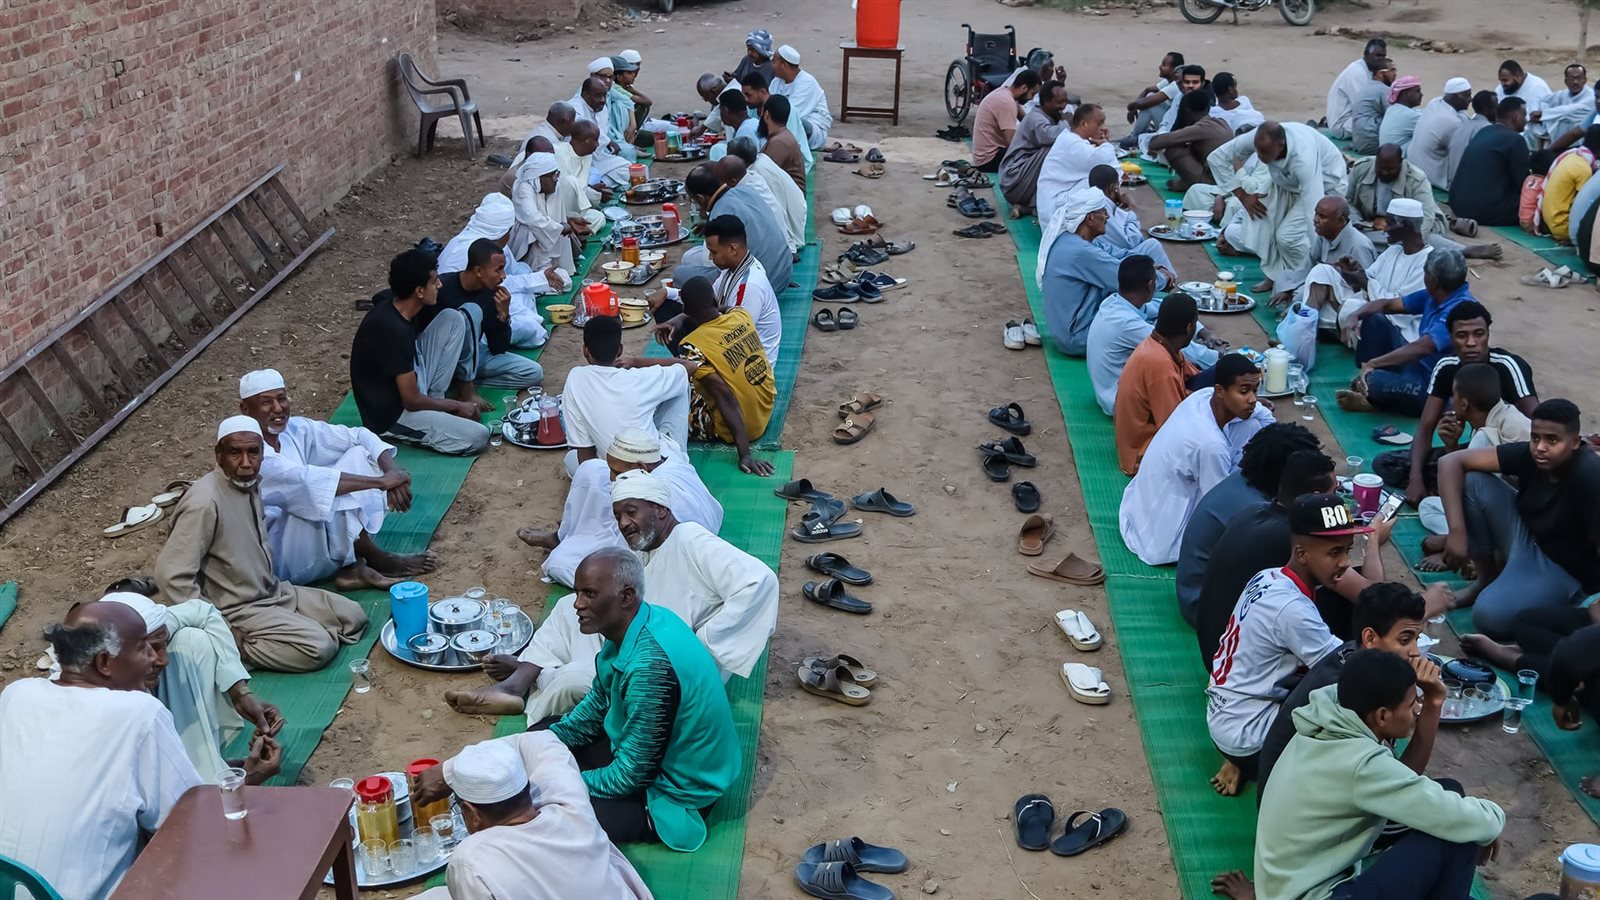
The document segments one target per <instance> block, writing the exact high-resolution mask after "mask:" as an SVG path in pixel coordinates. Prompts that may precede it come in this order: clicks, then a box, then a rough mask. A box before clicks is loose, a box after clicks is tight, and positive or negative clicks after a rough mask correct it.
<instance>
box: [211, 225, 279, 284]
mask: <svg viewBox="0 0 1600 900" xmlns="http://www.w3.org/2000/svg"><path fill="white" fill-rule="evenodd" d="M206 230H207V231H209V232H211V236H212V237H214V238H216V239H217V241H218V242H220V243H221V244H222V249H224V250H226V251H228V255H229V256H231V257H233V262H234V264H235V265H237V266H238V267H239V268H240V269H241V270H242V271H243V272H244V278H245V280H246V281H248V282H250V286H251V287H253V288H255V289H256V290H258V291H259V290H261V286H262V285H263V284H265V283H266V282H264V281H262V280H261V273H260V272H257V271H256V267H255V266H253V265H251V264H250V257H248V256H246V255H245V252H244V250H242V249H240V247H239V245H238V244H235V243H234V242H233V238H231V237H229V236H228V229H226V228H223V227H222V225H221V224H220V223H218V222H213V223H211V227H210V228H208V229H206Z"/></svg>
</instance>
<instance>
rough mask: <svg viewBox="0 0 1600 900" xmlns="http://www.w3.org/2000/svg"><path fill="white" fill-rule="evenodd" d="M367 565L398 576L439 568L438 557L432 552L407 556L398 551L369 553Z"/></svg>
mask: <svg viewBox="0 0 1600 900" xmlns="http://www.w3.org/2000/svg"><path fill="white" fill-rule="evenodd" d="M367 565H369V566H371V567H372V568H373V570H374V571H376V572H378V573H380V574H383V575H394V576H399V577H404V576H410V575H426V574H428V573H429V572H432V571H433V570H435V569H437V568H439V557H437V556H434V555H433V554H432V553H413V554H411V555H409V556H401V555H400V554H398V553H382V552H380V553H369V554H367Z"/></svg>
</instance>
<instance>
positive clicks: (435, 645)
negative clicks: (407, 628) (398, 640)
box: [406, 631, 450, 666]
mask: <svg viewBox="0 0 1600 900" xmlns="http://www.w3.org/2000/svg"><path fill="white" fill-rule="evenodd" d="M406 649H407V650H410V651H411V655H412V656H413V657H415V658H416V660H417V662H419V663H422V664H424V665H429V666H436V665H438V664H439V663H441V662H443V661H444V654H445V651H447V650H449V649H450V639H449V638H447V637H445V636H444V635H442V634H435V633H433V632H431V631H428V632H424V633H422V634H419V635H416V636H414V637H413V638H411V640H409V641H406Z"/></svg>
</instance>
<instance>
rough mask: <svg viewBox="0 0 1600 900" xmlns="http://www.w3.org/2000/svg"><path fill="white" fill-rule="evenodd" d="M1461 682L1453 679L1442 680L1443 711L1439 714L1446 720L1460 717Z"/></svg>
mask: <svg viewBox="0 0 1600 900" xmlns="http://www.w3.org/2000/svg"><path fill="white" fill-rule="evenodd" d="M1461 693H1462V688H1461V682H1460V681H1457V680H1456V679H1454V678H1446V679H1444V709H1442V710H1440V711H1439V713H1440V715H1442V716H1443V717H1444V718H1446V719H1457V718H1460V717H1461Z"/></svg>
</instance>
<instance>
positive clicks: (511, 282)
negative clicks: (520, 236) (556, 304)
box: [439, 144, 572, 347]
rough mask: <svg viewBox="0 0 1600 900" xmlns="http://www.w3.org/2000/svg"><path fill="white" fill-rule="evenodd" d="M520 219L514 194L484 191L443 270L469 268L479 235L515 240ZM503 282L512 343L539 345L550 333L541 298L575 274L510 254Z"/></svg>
mask: <svg viewBox="0 0 1600 900" xmlns="http://www.w3.org/2000/svg"><path fill="white" fill-rule="evenodd" d="M562 146H565V145H564V144H563V145H562ZM558 159H559V157H558ZM513 186H514V185H513ZM516 223H517V210H516V206H515V205H514V204H513V203H512V202H511V198H510V197H507V196H506V195H505V194H501V193H499V192H496V193H492V194H484V195H483V200H482V201H480V202H479V203H478V208H477V209H476V210H474V211H473V213H472V218H470V219H468V220H467V224H466V227H465V228H462V229H461V232H460V233H459V234H457V235H456V236H455V237H453V238H451V239H450V243H448V244H445V245H444V249H443V250H441V251H439V274H440V275H448V274H450V273H451V272H464V271H466V269H467V248H469V247H471V246H472V242H473V241H476V240H478V239H479V238H483V239H485V240H490V241H494V242H495V244H497V245H499V246H500V247H501V248H504V247H505V246H506V244H508V243H510V241H511V229H512V227H513V226H514V225H516ZM500 286H501V287H503V288H505V289H506V290H507V291H508V292H510V294H511V346H513V347H538V346H541V345H542V344H544V342H545V341H546V340H547V339H548V338H549V336H550V335H549V333H548V332H546V331H545V328H544V320H543V319H542V318H541V317H540V316H539V308H538V306H537V298H538V297H539V296H540V295H541V294H555V293H560V292H561V291H564V290H566V289H567V288H569V287H571V286H572V275H571V273H570V272H568V271H567V270H565V269H562V268H561V267H560V266H558V265H557V264H556V263H554V262H552V263H550V264H549V265H548V266H546V267H545V268H544V270H543V271H538V270H535V269H533V268H532V267H530V266H529V265H528V264H527V263H525V262H523V261H522V260H520V259H509V258H508V259H507V260H506V278H505V281H503V282H501V283H500Z"/></svg>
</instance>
